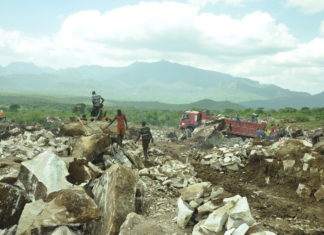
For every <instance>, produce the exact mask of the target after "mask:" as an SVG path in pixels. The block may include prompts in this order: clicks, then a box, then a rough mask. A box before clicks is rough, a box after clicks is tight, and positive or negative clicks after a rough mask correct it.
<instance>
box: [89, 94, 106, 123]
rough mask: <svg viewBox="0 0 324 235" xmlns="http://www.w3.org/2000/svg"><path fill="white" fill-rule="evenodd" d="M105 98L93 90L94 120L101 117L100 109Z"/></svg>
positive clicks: (92, 114) (92, 113) (92, 112)
mask: <svg viewBox="0 0 324 235" xmlns="http://www.w3.org/2000/svg"><path fill="white" fill-rule="evenodd" d="M104 101H105V100H104V99H103V98H102V97H101V95H97V94H96V92H95V91H93V92H92V105H93V106H92V111H91V116H92V120H94V119H99V118H100V111H101V108H102V107H103V102H104Z"/></svg>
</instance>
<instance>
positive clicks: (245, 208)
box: [226, 197, 255, 229]
mask: <svg viewBox="0 0 324 235" xmlns="http://www.w3.org/2000/svg"><path fill="white" fill-rule="evenodd" d="M243 223H246V224H247V225H250V226H251V225H253V224H254V223H255V220H254V219H253V217H252V214H251V211H250V207H249V204H248V201H247V199H246V197H241V198H240V199H239V200H238V201H237V202H236V203H235V206H234V208H233V209H232V210H231V211H230V213H229V219H228V221H227V224H226V228H227V229H231V228H237V227H238V226H240V225H241V224H243Z"/></svg>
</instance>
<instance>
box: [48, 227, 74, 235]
mask: <svg viewBox="0 0 324 235" xmlns="http://www.w3.org/2000/svg"><path fill="white" fill-rule="evenodd" d="M51 235H75V233H74V232H72V231H71V230H70V229H69V228H68V227H66V226H61V227H58V228H57V229H55V230H54V232H52V233H51Z"/></svg>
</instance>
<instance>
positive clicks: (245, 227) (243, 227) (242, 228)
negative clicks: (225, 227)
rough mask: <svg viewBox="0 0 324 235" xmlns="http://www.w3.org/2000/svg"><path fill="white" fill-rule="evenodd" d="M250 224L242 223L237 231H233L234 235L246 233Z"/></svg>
mask: <svg viewBox="0 0 324 235" xmlns="http://www.w3.org/2000/svg"><path fill="white" fill-rule="evenodd" d="M249 228H250V227H249V225H247V224H245V223H244V224H241V225H240V226H239V227H238V228H237V229H235V231H234V232H233V233H232V235H244V234H245V233H246V232H247V231H248V230H249Z"/></svg>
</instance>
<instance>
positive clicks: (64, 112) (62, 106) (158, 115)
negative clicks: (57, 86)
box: [0, 95, 324, 129]
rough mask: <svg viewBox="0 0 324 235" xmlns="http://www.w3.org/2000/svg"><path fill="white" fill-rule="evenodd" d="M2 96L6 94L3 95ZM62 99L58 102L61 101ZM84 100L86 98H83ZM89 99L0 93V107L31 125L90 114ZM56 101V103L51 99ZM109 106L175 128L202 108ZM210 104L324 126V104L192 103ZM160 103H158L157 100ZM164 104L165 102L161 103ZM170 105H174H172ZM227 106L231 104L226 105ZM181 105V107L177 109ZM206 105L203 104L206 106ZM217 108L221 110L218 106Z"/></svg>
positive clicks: (231, 113) (245, 114) (244, 114)
mask: <svg viewBox="0 0 324 235" xmlns="http://www.w3.org/2000/svg"><path fill="white" fill-rule="evenodd" d="M3 97H7V98H4V99H3ZM63 100H64V102H61V101H63ZM87 100H88V101H87ZM89 100H90V98H88V99H87V98H85V97H66V99H64V98H63V97H45V96H32V95H31V96H26V97H23V98H22V97H21V96H19V95H17V96H3V95H0V109H4V111H5V114H6V116H7V119H8V120H10V121H14V122H16V123H26V124H35V123H41V124H42V123H45V121H46V117H48V116H57V117H61V118H63V119H64V120H67V119H68V118H70V117H81V115H82V114H83V113H85V114H86V115H87V117H88V118H89V117H90V111H91V105H90V102H89ZM55 101H57V102H55ZM106 103H108V104H109V105H110V106H108V107H107V105H106V106H105V109H104V111H107V115H108V116H110V117H111V118H112V117H114V115H115V113H116V110H117V108H120V109H122V111H123V112H124V113H125V114H126V116H127V118H128V120H129V121H130V122H132V123H134V124H140V123H141V122H142V121H143V120H145V121H146V122H148V123H149V124H150V125H155V126H171V127H177V126H178V125H179V118H180V116H181V112H182V111H183V110H189V109H195V110H202V109H203V108H202V107H197V106H200V105H197V106H190V105H187V106H181V105H178V107H177V109H172V108H171V109H168V108H167V107H168V106H164V107H165V109H164V110H163V109H161V108H162V107H154V106H152V103H150V102H147V103H146V104H148V106H147V107H146V106H145V105H143V103H145V102H142V106H136V105H134V106H135V107H134V106H133V107H132V108H130V107H131V105H133V104H136V103H138V104H141V102H130V104H131V105H127V104H129V102H124V103H122V102H118V103H117V102H115V103H114V102H112V101H106ZM200 103H203V104H204V105H206V104H210V105H212V106H211V107H212V110H211V113H212V114H220V113H222V114H224V115H225V116H227V117H233V118H234V117H235V116H236V115H237V114H239V115H240V117H241V118H242V119H246V120H251V116H252V114H253V113H256V114H258V116H259V120H264V121H267V122H268V123H269V125H271V124H275V123H280V124H286V125H288V123H292V124H294V125H299V126H303V127H304V128H307V129H310V128H317V127H323V126H324V107H322V108H309V107H302V108H301V109H295V108H290V107H286V108H282V109H279V110H277V109H270V110H266V109H264V108H263V107H258V108H256V109H251V108H249V109H241V110H237V109H232V108H225V107H223V108H225V110H224V111H223V112H222V111H216V110H215V108H216V107H217V106H215V103H213V102H211V101H208V100H207V101H206V100H204V101H201V102H196V103H193V104H200ZM160 104H161V103H160ZM163 105H167V104H163ZM172 107H174V106H172ZM229 107H231V106H229ZM180 108H183V109H180ZM206 108H207V107H206ZM220 110H221V109H220Z"/></svg>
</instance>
